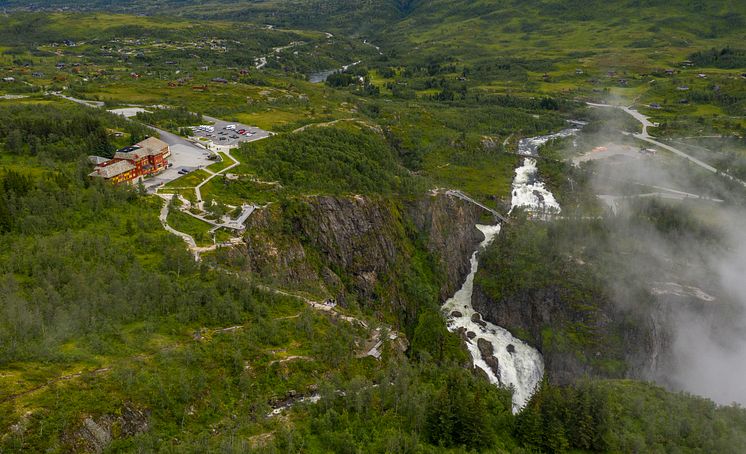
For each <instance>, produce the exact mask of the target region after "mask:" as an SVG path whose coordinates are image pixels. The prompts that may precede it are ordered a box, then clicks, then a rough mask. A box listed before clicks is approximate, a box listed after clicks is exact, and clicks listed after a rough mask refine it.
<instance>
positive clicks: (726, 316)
mask: <svg viewBox="0 0 746 454" xmlns="http://www.w3.org/2000/svg"><path fill="white" fill-rule="evenodd" d="M619 123H620V122H619V120H618V119H613V120H609V121H608V122H607V124H606V125H605V126H604V127H603V128H597V129H595V130H593V129H592V130H591V131H589V134H584V137H582V138H581V142H582V143H583V146H581V147H580V150H578V149H575V150H574V151H573V152H574V153H576V154H577V153H578V151H581V152H582V151H587V150H590V149H591V148H590V147H591V145H590V144H593V145H595V146H598V145H604V146H605V147H606V148H609V149H610V150H609V151H605V150H604V151H603V152H602V153H601V154H600V156H601V155H603V153H607V154H608V155H609V156H608V157H599V158H596V157H589V156H590V153H589V154H588V155H587V156H586V158H587V159H589V160H592V161H593V162H592V164H590V165H592V166H593V167H594V169H595V170H594V172H593V177H592V178H591V182H590V186H591V190H592V191H593V193H594V194H596V195H604V196H606V197H605V198H603V199H602V200H601V202H602V203H603V204H604V205H606V207H607V209H608V210H609V214H608V215H609V216H612V218H611V222H612V223H613V224H614V225H615V229H617V230H618V231H620V232H624V235H626V236H627V237H629V238H633V242H634V246H633V248H632V249H633V250H634V251H635V252H634V253H631V254H630V252H629V248H627V249H624V250H622V249H621V248H619V249H618V251H617V252H618V253H620V254H621V253H625V254H629V258H628V260H627V261H626V267H627V268H628V270H627V274H625V273H620V274H619V275H616V276H608V282H606V284H607V285H608V288H609V290H610V293H611V294H612V295H613V298H614V300H615V303H616V304H618V305H620V306H621V307H624V308H627V309H629V308H630V307H635V306H634V305H635V304H639V302H638V301H635V294H634V291H633V290H631V289H632V288H634V287H635V286H638V285H642V286H644V287H646V288H647V290H648V291H649V292H650V294H651V295H652V296H653V297H654V301H655V303H654V305H655V306H656V307H655V308H654V309H653V310H652V311H651V316H652V317H653V318H654V321H653V323H652V325H651V326H653V327H654V328H655V329H654V330H652V331H658V330H660V332H652V333H651V339H653V341H652V342H653V343H656V344H657V345H656V348H655V349H654V352H653V353H652V354H651V356H654V358H650V370H649V374H648V376H647V377H642V378H648V379H652V380H655V381H656V382H658V383H660V384H663V385H665V386H667V387H668V388H669V389H673V390H682V391H687V392H690V393H692V394H697V395H701V396H704V397H708V398H711V399H712V400H714V401H715V402H717V403H720V404H731V403H734V402H737V403H740V404H742V405H746V229H744V228H743V226H744V225H746V210H744V208H743V206H742V202H741V200H746V194H744V191H743V188H740V187H737V185H736V184H734V183H733V182H731V181H728V180H727V178H724V177H723V176H721V175H714V174H712V173H708V172H705V171H703V170H701V169H696V168H694V167H693V166H692V165H691V164H689V163H687V162H686V161H685V160H684V159H681V158H678V157H674V156H671V155H670V154H667V153H664V152H658V153H657V154H654V155H650V154H645V153H641V152H640V145H639V144H636V143H634V142H631V141H630V139H629V138H628V137H626V136H623V135H621V134H619V133H618V132H617V131H618V130H619V129H621V127H620V126H621V125H620V124H619ZM616 146H619V147H623V146H627V148H625V149H622V148H619V149H613V150H612V149H611V147H616ZM576 157H577V156H576ZM653 200H657V201H660V203H662V204H665V205H666V206H674V207H677V208H678V209H679V210H680V211H679V212H680V213H682V216H683V217H684V218H686V219H688V221H687V222H684V223H682V224H681V226H679V230H676V231H675V234H672V233H671V231H666V230H665V228H663V229H662V228H661V226H660V225H657V226H656V225H654V221H650V220H648V219H645V218H644V216H643V217H640V216H634V215H632V213H631V211H632V210H631V209H630V207H631V206H632V205H634V204H636V203H641V202H649V201H653ZM612 208H613V210H612ZM612 247H613V246H612ZM620 276H627V277H629V276H634V277H635V279H636V280H639V282H634V283H633V282H625V281H623V279H621V278H620ZM659 349H660V351H658V350H659Z"/></svg>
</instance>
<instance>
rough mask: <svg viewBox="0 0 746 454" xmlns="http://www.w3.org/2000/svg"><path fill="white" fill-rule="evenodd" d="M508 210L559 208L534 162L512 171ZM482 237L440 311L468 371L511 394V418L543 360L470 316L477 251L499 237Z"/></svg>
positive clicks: (532, 387)
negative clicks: (467, 358) (460, 344)
mask: <svg viewBox="0 0 746 454" xmlns="http://www.w3.org/2000/svg"><path fill="white" fill-rule="evenodd" d="M577 125H578V126H582V123H578V124H577ZM577 131H578V129H576V128H571V129H565V130H563V131H560V132H558V133H556V134H550V135H547V136H539V137H530V138H527V139H523V140H521V141H520V142H518V153H519V154H521V155H523V156H538V150H539V147H540V146H541V145H543V144H545V143H547V142H548V141H550V140H552V139H558V138H563V137H569V136H572V135H574V134H575V133H577ZM515 173H516V177H515V179H514V180H513V193H512V201H511V208H510V210H511V211H513V209H514V208H516V207H521V208H525V209H527V210H528V211H530V212H532V213H541V214H557V213H559V212H560V206H559V204H558V203H557V200H556V199H555V198H554V194H552V193H551V191H549V190H548V189H547V188H546V186H544V183H542V182H541V181H539V179H538V176H537V166H536V159H534V158H531V157H526V158H524V160H523V165H522V166H520V167H518V168H517V169H516V171H515ZM477 228H478V229H479V230H480V231H481V232H482V233H483V234H484V241H482V243H481V244H480V245H479V248H478V249H477V251H475V252H474V254H472V256H471V271H470V272H469V275H468V276H466V280H465V281H464V284H463V286H462V287H461V288H460V289H459V290H458V291H457V292H456V293H455V294H454V295H453V297H451V298H450V299H449V300H448V301H446V302H445V304H444V305H443V311H444V312H445V313H446V315H447V317H448V329H449V330H450V331H452V332H457V331H463V333H464V334H465V336H466V346H467V348H468V350H469V353H470V354H471V357H472V359H473V361H474V365H475V366H476V367H479V368H480V369H482V370H483V371H484V372H485V373H486V374H487V376H488V377H489V380H490V382H491V383H494V384H496V385H500V386H505V387H512V388H513V412H514V413H517V412H518V411H520V410H521V409H522V408H523V407H524V406H525V405H526V403H527V402H528V400H529V399H530V398H531V396H532V395H533V393H534V391H536V388H537V386H538V385H539V383H540V382H541V379H542V377H543V376H544V359H543V358H542V356H541V353H539V352H538V351H537V350H536V349H535V348H533V347H531V346H530V345H528V344H526V343H525V342H523V341H522V340H520V339H517V338H515V337H513V335H512V334H510V332H509V331H508V330H506V329H504V328H502V327H499V326H497V325H494V324H492V323H489V322H487V321H484V320H483V319H482V315H481V314H480V313H479V312H477V311H475V310H474V307H473V306H472V304H471V297H472V293H473V290H474V276H475V275H476V273H477V268H478V267H479V261H478V260H477V255H478V253H479V250H481V249H483V248H485V247H486V246H487V245H489V244H490V243H491V242H492V240H493V239H494V238H495V236H496V235H497V234H498V233H500V226H499V225H492V226H490V225H477Z"/></svg>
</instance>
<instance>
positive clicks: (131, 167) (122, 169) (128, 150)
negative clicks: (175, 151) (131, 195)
mask: <svg viewBox="0 0 746 454" xmlns="http://www.w3.org/2000/svg"><path fill="white" fill-rule="evenodd" d="M169 156H171V149H170V148H169V147H168V144H167V143H166V142H164V141H162V140H160V139H156V138H155V137H148V138H147V139H145V140H143V141H142V142H139V143H136V144H135V145H132V146H130V147H125V148H122V149H121V150H119V151H117V152H116V153H114V157H113V158H112V159H108V160H106V159H102V158H100V157H98V156H91V157H90V159H91V162H93V163H94V164H95V165H96V167H95V168H94V169H93V172H91V173H90V176H92V177H98V178H103V179H105V180H108V181H111V182H113V183H122V182H134V181H138V180H142V179H143V178H145V177H147V176H150V175H155V174H157V173H160V172H161V171H163V170H165V169H166V167H168V157H169Z"/></svg>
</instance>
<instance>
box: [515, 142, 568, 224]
mask: <svg viewBox="0 0 746 454" xmlns="http://www.w3.org/2000/svg"><path fill="white" fill-rule="evenodd" d="M577 132H578V129H577V127H573V128H568V129H564V130H562V131H560V132H558V133H555V134H549V135H546V136H538V137H528V138H525V139H521V140H520V141H519V142H518V154H520V155H522V156H526V157H524V158H523V164H522V165H521V166H520V167H518V168H517V169H515V179H514V180H513V191H512V199H511V203H510V212H512V211H513V210H514V209H516V208H523V209H525V210H526V211H529V212H530V213H531V214H533V215H534V216H536V217H544V216H546V215H551V214H559V212H560V211H562V209H561V208H560V205H559V203H557V199H555V198H554V194H552V192H551V191H550V190H549V189H547V187H546V185H545V184H544V182H542V181H541V180H539V176H538V167H537V161H536V159H534V158H531V157H527V156H538V155H539V147H540V146H542V145H544V144H545V143H547V142H549V141H550V140H553V139H561V138H564V137H570V136H573V135H575V134H576V133H577Z"/></svg>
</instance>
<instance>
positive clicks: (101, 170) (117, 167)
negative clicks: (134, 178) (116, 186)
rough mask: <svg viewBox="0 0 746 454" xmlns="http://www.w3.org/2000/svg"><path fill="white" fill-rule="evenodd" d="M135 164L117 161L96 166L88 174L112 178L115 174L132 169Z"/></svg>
mask: <svg viewBox="0 0 746 454" xmlns="http://www.w3.org/2000/svg"><path fill="white" fill-rule="evenodd" d="M134 168H135V166H134V165H132V163H130V162H128V161H117V162H115V163H112V164H109V165H107V166H101V167H96V168H95V169H94V170H93V172H91V173H90V174H89V176H91V177H101V178H114V177H115V176H117V175H120V174H123V173H124V172H128V171H130V170H132V169H134Z"/></svg>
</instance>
